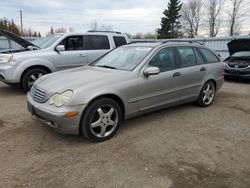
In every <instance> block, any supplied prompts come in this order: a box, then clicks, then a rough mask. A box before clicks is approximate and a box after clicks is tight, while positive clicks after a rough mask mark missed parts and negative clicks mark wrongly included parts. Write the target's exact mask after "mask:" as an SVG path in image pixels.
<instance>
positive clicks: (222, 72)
mask: <svg viewBox="0 0 250 188" xmlns="http://www.w3.org/2000/svg"><path fill="white" fill-rule="evenodd" d="M225 66H226V64H225V63H223V66H222V69H221V76H222V77H224V73H225Z"/></svg>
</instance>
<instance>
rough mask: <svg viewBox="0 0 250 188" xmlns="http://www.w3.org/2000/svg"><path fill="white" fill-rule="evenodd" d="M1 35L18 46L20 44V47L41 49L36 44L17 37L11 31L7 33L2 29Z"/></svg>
mask: <svg viewBox="0 0 250 188" xmlns="http://www.w3.org/2000/svg"><path fill="white" fill-rule="evenodd" d="M0 35H2V36H4V37H6V38H8V39H10V40H12V41H14V42H16V43H17V44H19V45H20V46H22V47H23V48H28V47H29V46H33V47H35V48H39V47H38V46H36V45H35V44H33V43H31V42H29V41H27V40H25V39H23V38H21V37H19V36H17V35H16V34H14V33H11V32H9V31H6V30H1V29H0Z"/></svg>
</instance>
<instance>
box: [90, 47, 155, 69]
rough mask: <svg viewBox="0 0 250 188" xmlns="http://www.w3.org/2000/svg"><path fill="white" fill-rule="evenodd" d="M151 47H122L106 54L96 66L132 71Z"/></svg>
mask: <svg viewBox="0 0 250 188" xmlns="http://www.w3.org/2000/svg"><path fill="white" fill-rule="evenodd" d="M151 49H152V48H151V47H135V46H133V47H131V46H126V47H125V46H124V47H120V48H117V49H115V50H113V51H111V52H110V53H108V54H107V55H105V56H104V57H103V58H101V59H100V60H99V61H97V62H96V63H95V64H94V66H97V67H105V68H112V69H120V70H128V71H132V70H133V69H134V68H135V67H137V65H139V64H140V62H141V61H142V60H143V59H144V58H145V57H146V55H147V54H148V53H149V52H150V50H151Z"/></svg>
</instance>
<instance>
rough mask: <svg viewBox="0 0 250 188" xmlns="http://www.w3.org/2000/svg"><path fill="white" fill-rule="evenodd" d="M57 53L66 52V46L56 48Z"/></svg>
mask: <svg viewBox="0 0 250 188" xmlns="http://www.w3.org/2000/svg"><path fill="white" fill-rule="evenodd" d="M56 51H57V52H61V51H65V46H64V45H58V46H57V47H56Z"/></svg>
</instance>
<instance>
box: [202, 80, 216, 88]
mask: <svg viewBox="0 0 250 188" xmlns="http://www.w3.org/2000/svg"><path fill="white" fill-rule="evenodd" d="M208 82H213V83H214V86H215V91H217V83H216V81H215V80H214V79H212V78H211V79H208V80H207V81H206V82H205V84H206V83H208ZM205 84H204V85H205Z"/></svg>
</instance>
